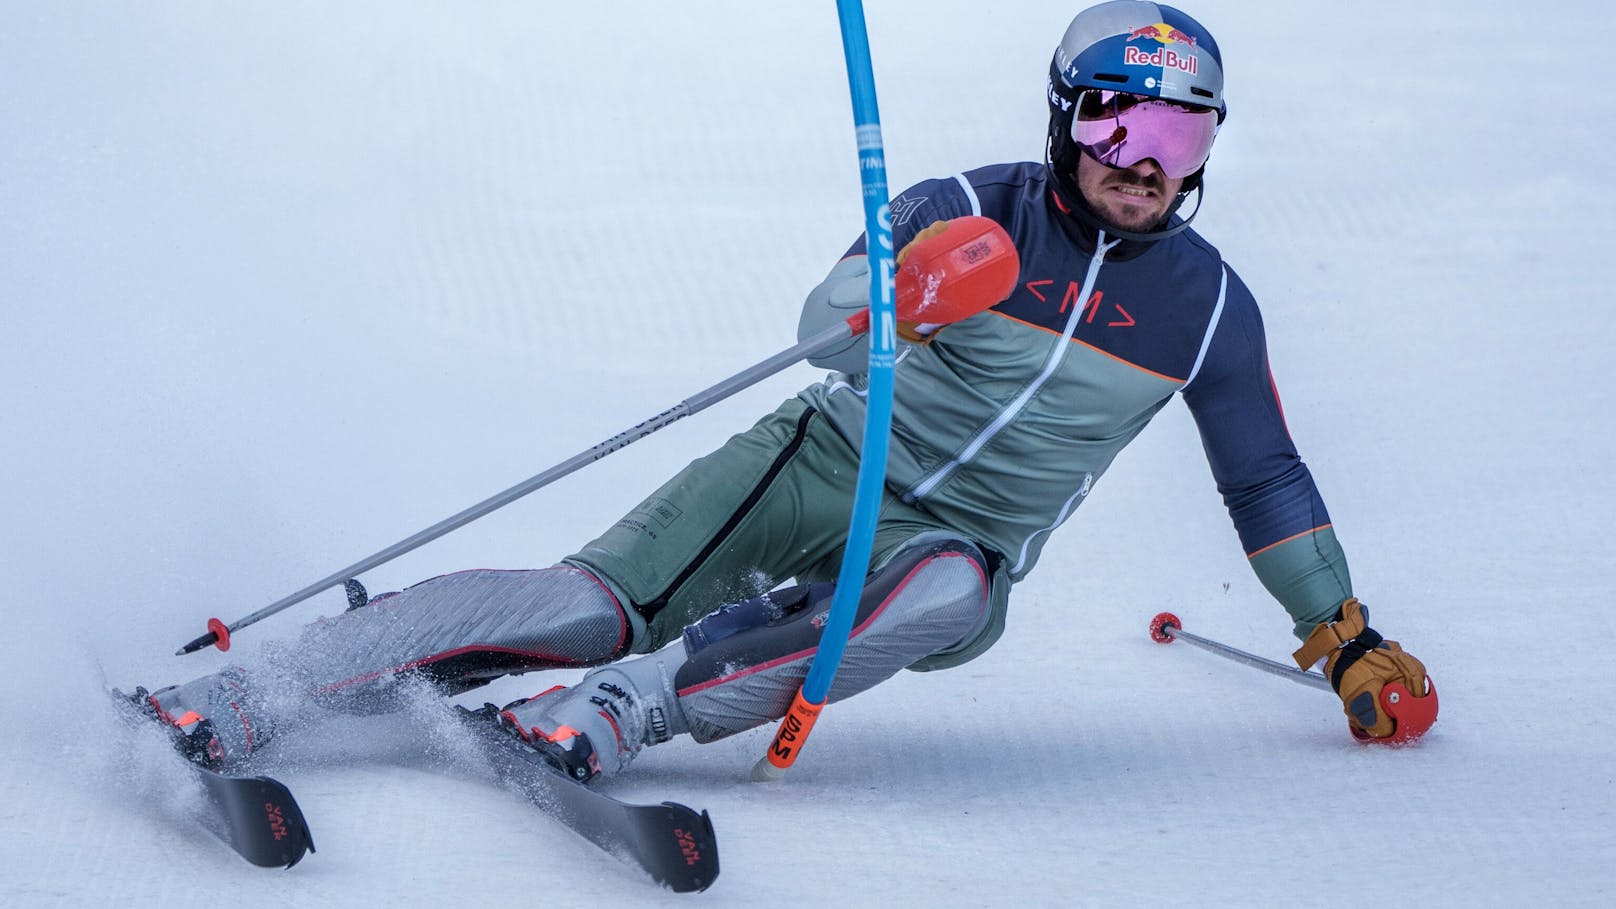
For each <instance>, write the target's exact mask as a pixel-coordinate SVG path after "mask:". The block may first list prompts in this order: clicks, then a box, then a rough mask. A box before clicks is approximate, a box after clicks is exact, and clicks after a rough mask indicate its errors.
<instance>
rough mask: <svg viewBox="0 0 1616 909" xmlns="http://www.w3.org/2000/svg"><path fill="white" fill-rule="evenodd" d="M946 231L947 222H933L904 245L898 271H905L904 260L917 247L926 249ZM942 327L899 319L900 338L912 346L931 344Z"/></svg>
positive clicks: (898, 260) (897, 257)
mask: <svg viewBox="0 0 1616 909" xmlns="http://www.w3.org/2000/svg"><path fill="white" fill-rule="evenodd" d="M946 230H948V222H947V221H933V222H931V224H929V225H927V226H926V228H925V229H924V230H922V231H921V232H920V233H917V234H915V236H914V239H912V240H910V241H909V242H908V243H905V244H904V245H903V249H900V250H898V255H897V256H896V264H897V267H898V269H899V270H900V271H901V270H902V269H903V260H904V259H907V258H909V254H910V253H912V252H914V251H915V248H916V247H917V246H918V247H925V246H926V245H927V244H926V241H927V240H930V239H931V238H932V237H936V236H940V235H941V234H942V233H943V231H946ZM942 327H943V326H942V325H934V324H933V325H927V324H921V323H918V322H905V321H903V320H902V319H899V320H898V337H900V338H902V339H904V340H905V341H908V342H909V343H910V344H930V343H931V339H932V337H933V336H934V335H936V334H937V329H939V328H942Z"/></svg>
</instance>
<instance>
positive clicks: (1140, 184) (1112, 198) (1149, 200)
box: [1077, 152, 1184, 230]
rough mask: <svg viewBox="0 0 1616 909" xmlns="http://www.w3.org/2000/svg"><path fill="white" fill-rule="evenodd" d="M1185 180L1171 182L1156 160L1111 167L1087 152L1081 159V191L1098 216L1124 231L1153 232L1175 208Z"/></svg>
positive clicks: (1150, 159)
mask: <svg viewBox="0 0 1616 909" xmlns="http://www.w3.org/2000/svg"><path fill="white" fill-rule="evenodd" d="M1183 186H1184V181H1183V180H1173V179H1169V178H1168V176H1167V175H1166V174H1164V173H1162V169H1161V166H1160V165H1158V164H1157V163H1156V159H1154V158H1146V159H1144V160H1143V161H1140V162H1138V163H1136V164H1134V165H1133V166H1132V167H1111V166H1110V165H1107V164H1102V163H1100V162H1099V161H1097V160H1095V159H1094V158H1093V157H1092V156H1090V155H1089V154H1088V153H1087V152H1085V153H1084V154H1082V155H1080V156H1078V162H1077V188H1078V189H1079V190H1081V191H1082V193H1083V198H1084V199H1086V200H1087V201H1088V203H1089V207H1090V208H1092V209H1094V212H1095V214H1097V215H1099V216H1100V217H1102V218H1104V219H1105V220H1106V221H1108V222H1110V223H1111V224H1114V225H1116V226H1117V227H1120V228H1122V229H1123V230H1150V229H1151V228H1153V227H1155V226H1156V225H1157V224H1158V223H1159V222H1160V221H1161V220H1162V218H1164V217H1166V216H1167V210H1168V209H1169V208H1171V207H1172V205H1173V200H1174V199H1175V198H1177V196H1178V191H1179V189H1181V188H1182V187H1183Z"/></svg>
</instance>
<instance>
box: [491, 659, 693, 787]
mask: <svg viewBox="0 0 1616 909" xmlns="http://www.w3.org/2000/svg"><path fill="white" fill-rule="evenodd" d="M676 668H677V667H676V666H667V665H665V664H664V662H663V660H662V658H661V657H660V656H659V655H657V654H653V655H651V656H648V657H644V658H641V659H638V660H630V661H629V662H626V663H620V664H617V665H614V666H605V667H602V668H600V669H596V670H594V671H592V672H590V673H589V674H588V675H586V676H584V677H583V679H582V680H581V681H579V683H578V684H577V685H575V686H573V687H572V688H567V687H564V686H561V685H557V686H555V687H554V688H551V689H549V690H548V691H544V692H541V693H539V694H537V695H534V696H533V697H530V698H523V699H521V700H519V701H514V702H512V703H510V704H507V705H505V707H504V709H503V710H501V711H500V720H501V721H502V722H503V723H505V724H507V725H508V726H510V727H511V728H512V729H513V731H514V732H515V733H516V734H517V735H518V736H520V737H521V739H522V740H523V741H524V742H527V743H528V745H529V746H531V747H532V748H533V749H534V750H535V751H537V752H538V753H539V754H540V755H541V756H543V757H544V758H545V760H547V761H549V762H550V763H551V764H552V765H554V766H555V768H556V769H558V770H560V771H561V772H562V773H563V774H566V775H567V776H569V777H571V778H572V779H574V780H577V781H579V782H581V783H588V782H591V781H593V780H596V779H598V778H600V777H602V776H611V775H613V774H616V773H618V772H620V771H621V770H622V769H623V768H624V767H627V766H628V764H629V762H630V761H632V760H634V756H635V755H637V754H639V753H640V750H641V749H642V748H644V747H645V746H647V745H656V744H660V743H662V742H666V741H667V740H668V739H671V738H673V737H674V736H675V735H677V734H679V733H681V732H686V731H688V729H687V727H686V725H685V719H684V713H683V712H682V711H681V710H680V709H679V703H678V699H677V698H676V697H675V695H674V692H673V684H672V682H673V670H674V669H676Z"/></svg>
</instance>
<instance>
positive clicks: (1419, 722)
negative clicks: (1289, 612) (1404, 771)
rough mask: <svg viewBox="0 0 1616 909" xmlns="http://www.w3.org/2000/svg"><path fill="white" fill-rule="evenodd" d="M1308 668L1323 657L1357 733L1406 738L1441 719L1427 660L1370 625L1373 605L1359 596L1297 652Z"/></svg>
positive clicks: (1376, 737)
mask: <svg viewBox="0 0 1616 909" xmlns="http://www.w3.org/2000/svg"><path fill="white" fill-rule="evenodd" d="M1292 656H1293V657H1294V658H1295V660H1296V665H1298V666H1300V667H1301V668H1302V669H1304V670H1305V669H1307V668H1308V667H1309V666H1312V665H1313V664H1314V663H1316V662H1318V660H1319V658H1320V657H1324V674H1325V676H1326V677H1328V678H1329V680H1330V685H1331V686H1332V687H1334V688H1335V692H1336V694H1337V695H1339V696H1340V697H1341V703H1342V704H1343V706H1344V709H1345V712H1346V715H1347V725H1348V728H1349V729H1350V730H1351V731H1352V734H1353V735H1354V736H1355V737H1357V738H1358V739H1360V740H1363V741H1378V742H1389V743H1393V744H1401V743H1404V742H1410V741H1413V740H1414V739H1417V738H1419V737H1420V736H1421V735H1423V734H1424V733H1425V731H1426V730H1427V729H1430V728H1431V724H1432V723H1434V722H1436V711H1437V700H1436V686H1434V685H1431V684H1430V680H1429V679H1428V678H1426V675H1425V666H1424V664H1422V663H1421V662H1420V661H1419V660H1417V659H1415V658H1414V657H1413V655H1411V654H1408V653H1405V652H1404V651H1403V648H1402V647H1401V646H1399V645H1398V643H1397V642H1396V641H1388V640H1386V639H1385V638H1383V637H1381V635H1380V632H1378V631H1376V630H1375V629H1373V628H1370V627H1369V611H1368V610H1367V609H1366V608H1365V607H1364V605H1363V604H1362V603H1359V602H1358V600H1357V598H1356V597H1353V598H1350V599H1348V600H1347V601H1346V602H1344V603H1342V604H1341V609H1340V610H1339V611H1338V612H1337V613H1336V618H1335V620H1334V621H1332V622H1324V623H1322V624H1320V625H1319V626H1318V627H1317V628H1314V629H1313V633H1312V634H1310V635H1308V636H1307V640H1306V641H1304V642H1303V643H1302V646H1301V647H1300V648H1299V649H1298V650H1297V651H1296V653H1294V654H1292Z"/></svg>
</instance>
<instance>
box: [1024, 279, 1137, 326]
mask: <svg viewBox="0 0 1616 909" xmlns="http://www.w3.org/2000/svg"><path fill="white" fill-rule="evenodd" d="M1054 283H1055V280H1054V279H1053V278H1047V279H1045V280H1042V281H1028V282H1027V283H1026V284H1025V285H1024V286H1025V287H1026V288H1027V292H1028V293H1030V294H1032V295H1033V296H1035V297H1037V298H1038V302H1040V303H1048V302H1049V297H1048V296H1047V294H1046V292H1045V291H1046V289H1047V288H1048V287H1049V286H1050V285H1052V284H1054ZM1082 292H1083V288H1082V286H1081V285H1079V284H1078V283H1077V282H1076V281H1068V282H1066V293H1065V294H1064V295H1062V297H1061V301H1060V309H1059V310H1057V312H1059V313H1061V314H1063V315H1064V314H1065V313H1066V311H1067V310H1068V309H1070V308H1071V306H1072V304H1073V303H1075V302H1077V298H1078V295H1079V294H1081V293H1082ZM1104 297H1105V291H1102V290H1096V291H1095V292H1094V293H1092V294H1089V298H1088V300H1087V301H1085V302H1084V304H1083V309H1084V315H1083V322H1084V324H1087V325H1093V324H1094V319H1095V317H1096V316H1098V315H1099V314H1100V304H1101V300H1102V299H1103V298H1104ZM1106 317H1107V319H1108V320H1109V321H1107V322H1106V323H1105V325H1106V327H1107V328H1132V327H1133V325H1134V320H1133V316H1131V315H1129V314H1128V311H1127V310H1126V309H1123V308H1122V304H1121V303H1112V304H1111V306H1110V309H1108V310H1107V312H1106Z"/></svg>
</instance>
